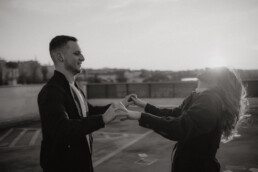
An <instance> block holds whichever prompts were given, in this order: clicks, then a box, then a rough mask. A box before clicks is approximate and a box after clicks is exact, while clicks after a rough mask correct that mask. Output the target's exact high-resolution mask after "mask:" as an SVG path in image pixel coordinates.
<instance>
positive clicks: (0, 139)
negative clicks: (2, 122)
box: [0, 128, 13, 142]
mask: <svg viewBox="0 0 258 172" xmlns="http://www.w3.org/2000/svg"><path fill="white" fill-rule="evenodd" d="M12 131H13V128H11V129H10V130H8V131H7V132H6V133H5V134H4V135H2V137H1V138H0V142H1V141H2V140H4V138H6V137H7V136H8V135H9V134H10V133H11V132H12Z"/></svg>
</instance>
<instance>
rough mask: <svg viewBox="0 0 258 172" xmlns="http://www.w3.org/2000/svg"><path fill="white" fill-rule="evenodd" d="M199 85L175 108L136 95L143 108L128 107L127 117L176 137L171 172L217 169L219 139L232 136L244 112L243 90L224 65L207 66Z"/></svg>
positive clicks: (162, 133) (173, 138)
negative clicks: (138, 109) (151, 102)
mask: <svg viewBox="0 0 258 172" xmlns="http://www.w3.org/2000/svg"><path fill="white" fill-rule="evenodd" d="M197 78H198V87H197V89H196V90H195V91H194V92H193V93H192V94H190V95H189V96H188V97H187V98H186V99H185V100H184V101H183V103H182V104H181V105H180V106H179V107H177V108H175V109H160V108H157V107H155V106H153V105H150V104H148V103H146V102H144V101H142V100H140V99H138V98H137V97H136V96H131V99H132V101H133V102H134V104H135V105H137V106H140V107H142V108H144V110H145V112H143V113H141V112H136V111H127V113H126V114H123V115H127V118H128V119H134V120H139V125H140V126H142V127H145V128H150V129H153V130H154V131H155V132H157V133H159V134H160V135H162V136H164V137H165V138H167V139H170V140H174V141H177V144H176V146H175V148H174V151H173V161H172V171H173V172H192V171H198V172H219V171H220V164H219V162H218V161H217V159H216V152H217V149H218V148H219V144H220V141H221V139H225V140H231V139H232V138H233V136H234V134H236V129H237V124H238V123H239V120H240V119H241V117H243V116H244V114H245V112H246V105H247V103H248V102H247V100H246V98H245V95H246V92H245V89H244V87H243V85H242V82H241V81H240V79H239V77H238V76H237V75H236V74H235V73H234V72H233V71H231V70H229V69H228V68H226V67H219V68H212V69H211V68H206V69H205V70H204V72H202V73H201V74H199V75H198V77H197Z"/></svg>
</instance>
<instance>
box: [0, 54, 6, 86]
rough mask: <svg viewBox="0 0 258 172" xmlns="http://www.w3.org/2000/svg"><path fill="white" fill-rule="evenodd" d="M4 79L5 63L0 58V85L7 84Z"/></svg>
mask: <svg viewBox="0 0 258 172" xmlns="http://www.w3.org/2000/svg"><path fill="white" fill-rule="evenodd" d="M5 78H6V61H5V60H3V59H2V58H0V85H4V84H7V83H6V79H5Z"/></svg>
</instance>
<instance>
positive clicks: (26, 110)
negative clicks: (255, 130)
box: [0, 81, 258, 128]
mask: <svg viewBox="0 0 258 172" xmlns="http://www.w3.org/2000/svg"><path fill="white" fill-rule="evenodd" d="M196 84H197V83H196V82H173V83H140V84H131V83H130V84H88V85H87V87H86V86H85V85H83V84H82V85H81V86H82V87H83V88H84V89H85V91H86V92H87V95H88V98H89V100H90V101H92V102H94V104H98V103H100V102H103V100H105V99H106V100H108V101H112V99H113V100H114V101H115V99H121V98H123V97H125V96H126V95H128V94H130V93H136V94H137V95H138V96H139V97H142V98H148V100H151V101H153V102H154V104H155V102H156V104H159V103H160V104H163V105H164V104H166V103H168V102H170V100H168V99H171V98H173V99H175V98H183V97H185V96H187V95H188V94H189V93H190V92H191V91H193V90H194V89H195V88H196ZM244 84H245V86H246V87H247V92H248V97H249V100H250V104H251V107H254V108H257V109H258V98H257V97H258V81H244ZM42 86H43V85H26V86H6V87H0V128H2V127H3V126H6V125H10V124H12V123H17V122H20V121H26V120H38V119H39V112H38V105H37V95H38V93H39V91H40V89H41V88H42ZM86 88H87V89H86ZM162 99H163V100H164V101H160V100H162ZM166 99H167V100H166ZM157 102H158V103H157ZM168 104H169V103H168Z"/></svg>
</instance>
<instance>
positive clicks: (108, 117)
mask: <svg viewBox="0 0 258 172" xmlns="http://www.w3.org/2000/svg"><path fill="white" fill-rule="evenodd" d="M126 112H127V109H126V108H125V106H124V105H123V104H122V103H121V102H119V103H112V104H111V106H110V107H109V108H108V110H107V111H106V112H105V113H104V114H103V115H102V118H103V121H104V123H105V124H108V123H110V122H111V121H113V120H114V119H115V118H116V116H117V114H118V113H126ZM119 116H122V115H119Z"/></svg>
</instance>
